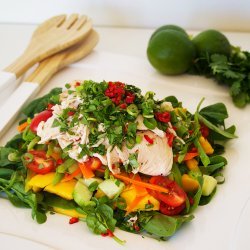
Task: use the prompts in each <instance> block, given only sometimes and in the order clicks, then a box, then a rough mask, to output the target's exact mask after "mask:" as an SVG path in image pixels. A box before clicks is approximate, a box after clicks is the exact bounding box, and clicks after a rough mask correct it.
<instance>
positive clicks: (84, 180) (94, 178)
mask: <svg viewBox="0 0 250 250" xmlns="http://www.w3.org/2000/svg"><path fill="white" fill-rule="evenodd" d="M81 181H82V183H83V184H85V185H86V186H87V187H89V186H90V185H91V184H92V183H94V182H97V183H98V184H100V183H101V182H103V180H102V179H101V178H96V177H93V178H88V179H85V178H83V179H81Z"/></svg>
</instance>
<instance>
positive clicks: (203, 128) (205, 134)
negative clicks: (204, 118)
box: [200, 123, 209, 138]
mask: <svg viewBox="0 0 250 250" xmlns="http://www.w3.org/2000/svg"><path fill="white" fill-rule="evenodd" d="M200 131H201V134H202V136H203V137H205V138H207V137H208V136H209V128H208V127H207V126H206V125H205V124H203V123H202V124H201V127H200Z"/></svg>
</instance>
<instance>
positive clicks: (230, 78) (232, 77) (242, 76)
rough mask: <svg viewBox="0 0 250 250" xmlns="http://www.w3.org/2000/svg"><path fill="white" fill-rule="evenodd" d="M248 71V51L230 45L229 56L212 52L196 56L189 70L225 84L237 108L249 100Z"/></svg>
mask: <svg viewBox="0 0 250 250" xmlns="http://www.w3.org/2000/svg"><path fill="white" fill-rule="evenodd" d="M249 72H250V53H249V52H248V51H241V50H240V48H237V47H232V52H231V55H230V56H229V57H226V56H225V55H221V54H213V55H211V56H210V57H209V56H204V57H200V58H197V59H196V61H195V64H194V68H193V69H192V70H191V73H193V74H200V75H205V76H208V77H211V78H213V79H215V80H216V81H217V82H218V83H219V84H224V85H227V86H228V87H229V93H230V95H231V96H232V99H233V102H234V104H235V105H236V106H237V107H239V108H243V107H245V106H246V105H247V104H248V103H249V102H250V81H249Z"/></svg>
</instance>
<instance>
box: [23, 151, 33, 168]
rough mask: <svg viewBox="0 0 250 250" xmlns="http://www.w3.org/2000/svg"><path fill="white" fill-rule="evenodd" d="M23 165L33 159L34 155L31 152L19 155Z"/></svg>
mask: <svg viewBox="0 0 250 250" xmlns="http://www.w3.org/2000/svg"><path fill="white" fill-rule="evenodd" d="M21 159H22V161H23V163H24V165H26V164H28V163H31V162H32V161H33V159H34V155H33V154H31V153H25V154H24V155H23V156H22V157H21Z"/></svg>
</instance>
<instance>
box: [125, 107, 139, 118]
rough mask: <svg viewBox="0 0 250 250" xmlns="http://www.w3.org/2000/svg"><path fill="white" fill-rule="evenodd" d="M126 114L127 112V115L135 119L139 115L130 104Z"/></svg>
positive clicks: (136, 109) (135, 108)
mask: <svg viewBox="0 0 250 250" xmlns="http://www.w3.org/2000/svg"><path fill="white" fill-rule="evenodd" d="M127 112H128V114H130V115H132V116H135V117H136V116H138V114H139V110H138V108H137V106H136V105H135V104H130V105H129V106H128V107H127Z"/></svg>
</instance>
